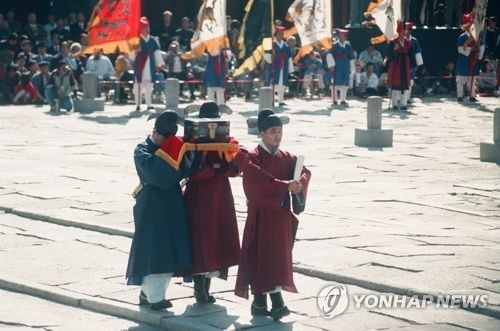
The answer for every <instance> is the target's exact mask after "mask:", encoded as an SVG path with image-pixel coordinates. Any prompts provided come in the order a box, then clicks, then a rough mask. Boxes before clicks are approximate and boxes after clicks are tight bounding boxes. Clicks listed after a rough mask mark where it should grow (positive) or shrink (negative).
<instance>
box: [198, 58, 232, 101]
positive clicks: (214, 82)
mask: <svg viewBox="0 0 500 331" xmlns="http://www.w3.org/2000/svg"><path fill="white" fill-rule="evenodd" d="M225 76H226V54H225V51H224V50H222V49H221V50H220V51H219V52H216V53H212V54H208V61H207V65H206V67H205V75H204V76H203V87H205V88H206V89H207V99H208V100H210V101H215V102H216V103H217V105H223V104H225V98H224V90H225V88H226V79H225Z"/></svg>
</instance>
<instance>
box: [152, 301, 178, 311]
mask: <svg viewBox="0 0 500 331" xmlns="http://www.w3.org/2000/svg"><path fill="white" fill-rule="evenodd" d="M172 307H173V305H172V302H170V300H166V299H163V300H161V301H158V302H156V303H153V304H151V306H150V307H149V308H150V309H151V310H164V309H168V308H172Z"/></svg>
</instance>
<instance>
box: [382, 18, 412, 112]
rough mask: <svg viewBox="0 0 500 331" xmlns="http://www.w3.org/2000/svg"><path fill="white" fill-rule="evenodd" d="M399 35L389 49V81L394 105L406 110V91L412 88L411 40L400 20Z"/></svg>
mask: <svg viewBox="0 0 500 331" xmlns="http://www.w3.org/2000/svg"><path fill="white" fill-rule="evenodd" d="M397 32H398V37H397V38H395V39H394V40H392V41H391V42H390V44H389V46H388V49H387V57H388V58H389V72H388V74H387V82H388V84H389V86H390V88H391V100H392V106H393V109H395V110H399V109H401V110H406V109H408V107H407V99H406V98H405V97H404V94H405V91H408V90H409V89H410V49H411V42H410V40H409V39H408V38H406V32H405V26H404V24H403V22H398V27H397Z"/></svg>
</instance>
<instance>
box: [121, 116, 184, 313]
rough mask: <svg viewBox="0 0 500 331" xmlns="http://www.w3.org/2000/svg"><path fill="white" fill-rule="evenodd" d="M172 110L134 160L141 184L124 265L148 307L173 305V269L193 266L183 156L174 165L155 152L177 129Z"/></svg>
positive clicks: (158, 124)
mask: <svg viewBox="0 0 500 331" xmlns="http://www.w3.org/2000/svg"><path fill="white" fill-rule="evenodd" d="M176 121H177V114H176V113H175V112H172V111H165V112H163V113H162V114H161V115H160V116H159V117H158V118H157V119H156V122H155V126H154V129H153V133H152V134H151V135H150V136H148V137H147V138H146V141H145V142H143V143H141V144H139V145H137V147H136V148H135V151H134V162H135V167H136V170H137V174H138V175H139V180H140V185H139V187H138V189H136V191H135V192H134V193H135V197H136V204H135V206H134V223H135V232H134V238H133V240H132V247H131V249H130V256H129V261H128V267H127V274H126V277H127V284H128V285H141V293H140V296H139V304H141V305H148V306H149V307H150V308H151V309H153V310H162V309H166V308H170V307H172V303H171V302H170V301H169V300H166V299H165V291H166V289H167V287H168V284H169V282H170V279H171V277H172V275H173V273H176V272H181V271H183V270H186V269H188V268H190V267H191V266H192V258H191V243H190V239H189V230H188V223H187V216H186V210H185V205H184V199H183V196H182V192H181V187H180V185H179V181H180V180H181V179H182V178H184V177H186V176H187V175H188V170H187V169H188V166H189V160H188V159H187V158H185V159H184V160H183V162H182V164H181V167H180V168H179V169H175V168H174V167H172V166H171V165H169V164H168V163H167V162H166V161H164V160H163V159H162V158H160V157H158V156H156V155H155V152H156V151H157V150H158V148H160V146H161V145H162V144H163V143H164V142H165V141H166V140H167V138H168V137H170V136H172V135H175V133H176V132H177V124H176Z"/></svg>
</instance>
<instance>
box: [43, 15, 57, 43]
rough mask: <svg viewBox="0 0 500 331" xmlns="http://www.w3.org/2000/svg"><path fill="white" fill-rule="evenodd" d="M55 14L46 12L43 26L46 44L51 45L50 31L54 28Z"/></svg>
mask: <svg viewBox="0 0 500 331" xmlns="http://www.w3.org/2000/svg"><path fill="white" fill-rule="evenodd" d="M56 26H57V25H56V16H55V15H54V14H48V15H47V23H46V24H45V25H44V26H43V28H44V29H45V33H46V34H47V37H46V38H45V42H46V43H47V45H48V46H51V45H52V43H51V39H52V36H51V32H52V30H54V29H55V28H56Z"/></svg>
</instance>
